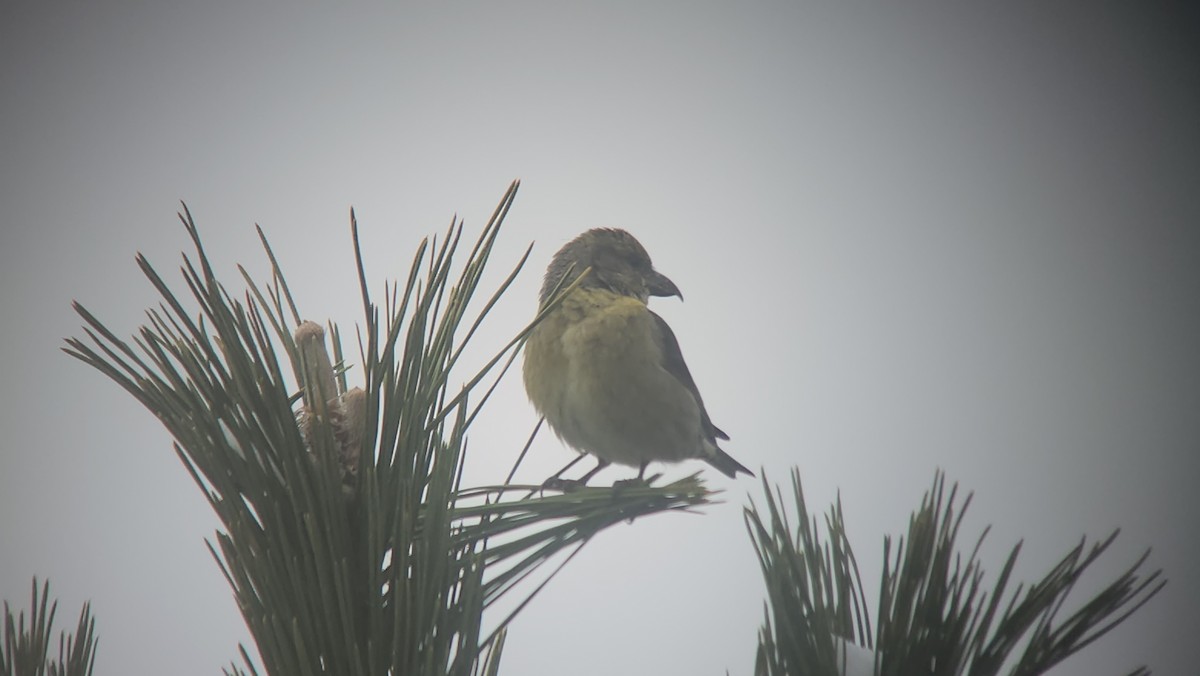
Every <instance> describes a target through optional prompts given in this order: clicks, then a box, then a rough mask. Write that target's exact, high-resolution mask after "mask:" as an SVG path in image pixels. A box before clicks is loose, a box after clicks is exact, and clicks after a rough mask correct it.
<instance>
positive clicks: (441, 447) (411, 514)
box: [66, 183, 709, 675]
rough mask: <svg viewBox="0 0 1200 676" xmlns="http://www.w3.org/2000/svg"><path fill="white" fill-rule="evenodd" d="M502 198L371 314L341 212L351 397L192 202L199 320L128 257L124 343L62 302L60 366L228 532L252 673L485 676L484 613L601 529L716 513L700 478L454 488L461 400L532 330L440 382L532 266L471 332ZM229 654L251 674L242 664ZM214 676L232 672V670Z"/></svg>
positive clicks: (279, 294)
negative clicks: (131, 400)
mask: <svg viewBox="0 0 1200 676" xmlns="http://www.w3.org/2000/svg"><path fill="white" fill-rule="evenodd" d="M516 190H517V184H516V183H514V184H513V185H512V186H511V187H510V188H509V190H508V192H507V193H506V194H505V196H504V198H503V199H502V200H501V202H500V205H499V206H498V207H497V209H496V211H495V213H494V214H493V215H492V218H491V220H490V221H489V222H488V224H487V225H486V226H485V227H484V229H483V231H482V233H481V234H480V236H479V238H478V239H477V240H476V241H475V243H474V244H473V246H472V247H471V249H470V252H469V253H468V255H467V256H466V258H465V260H464V263H463V264H462V266H461V267H456V266H455V264H454V260H455V257H456V254H457V252H458V247H459V244H460V241H461V238H462V232H463V225H462V223H461V221H457V220H456V221H454V222H453V223H451V225H450V228H449V229H448V230H447V232H446V234H445V236H444V237H443V238H442V239H441V241H440V243H439V240H438V239H437V238H434V239H433V241H432V242H429V241H425V242H422V243H421V244H420V246H419V247H418V249H417V253H416V255H415V257H414V259H413V262H412V265H411V268H410V271H409V274H408V275H407V278H406V280H405V282H404V284H403V285H399V284H396V285H393V286H391V287H390V288H389V289H388V290H387V291H386V292H385V296H384V303H383V307H382V308H381V307H380V306H379V305H378V304H377V303H376V302H375V300H374V299H372V297H371V295H370V293H369V290H368V285H367V283H366V279H367V276H366V271H365V269H364V266H363V262H362V255H361V245H360V243H359V239H358V224H357V221H356V220H355V219H354V215H353V212H352V213H351V235H352V240H353V245H354V251H355V257H356V262H357V273H358V278H359V282H360V290H361V295H362V305H363V309H364V323H363V325H362V326H361V327H360V329H359V352H360V359H361V368H362V374H363V375H362V378H363V382H362V385H361V388H349V389H347V379H346V377H345V376H346V367H345V365H344V364H341V362H342V359H341V356H340V355H341V346H340V344H339V343H338V342H337V338H338V336H339V332H338V331H337V327H336V326H331V330H330V332H329V334H330V336H332V337H333V339H334V344H333V348H334V354H335V356H336V359H330V358H329V356H328V352H327V351H326V349H327V348H326V345H325V341H324V339H325V332H324V330H323V329H321V328H320V326H319V325H317V324H316V323H313V322H303V321H301V317H302V315H301V313H300V311H299V309H298V305H297V303H296V302H295V299H294V298H293V296H292V294H291V292H290V290H289V289H288V286H287V283H286V281H285V278H284V275H283V272H282V270H281V269H280V267H279V262H278V260H277V259H276V257H275V255H274V253H273V252H272V250H271V248H270V245H269V244H268V243H267V240H266V237H265V236H262V235H261V231H260V236H261V239H262V242H263V246H264V249H265V250H266V253H267V256H268V258H269V260H270V261H271V264H272V268H273V273H272V279H271V284H270V285H268V286H267V287H266V289H265V290H264V289H262V288H260V287H259V286H258V285H256V284H255V283H254V281H253V280H252V279H250V278H249V276H248V275H246V273H245V271H244V270H243V271H242V276H243V279H244V281H245V283H246V285H247V290H246V292H245V293H244V294H243V295H242V297H241V298H237V297H235V296H233V295H231V294H229V293H228V292H227V291H226V289H225V287H224V286H223V285H222V284H221V283H220V282H219V281H218V280H217V279H216V276H215V275H214V273H213V269H212V266H211V265H210V263H209V260H208V258H207V256H206V255H205V252H204V249H203V246H202V244H201V239H200V235H199V232H198V230H197V228H196V225H195V222H194V221H193V219H192V217H191V214H190V213H188V211H187V209H186V207H185V208H184V213H183V214H181V215H180V219H181V221H182V222H183V224H184V227H185V229H186V231H187V233H188V234H189V236H190V237H191V239H192V241H193V244H194V246H195V260H194V261H193V259H192V258H191V257H188V256H185V258H184V266H183V268H182V273H183V277H184V280H185V282H186V284H187V287H188V290H189V292H190V300H189V303H191V304H194V305H195V307H196V309H195V310H191V309H188V308H187V307H186V306H185V302H184V301H183V300H181V299H180V298H179V297H177V296H176V295H175V294H174V293H173V292H172V291H171V290H170V289H169V288H168V286H167V284H166V283H165V282H164V281H163V279H162V277H161V276H160V275H158V273H157V272H156V271H155V269H154V268H153V267H152V266H151V265H150V263H149V262H148V261H146V260H145V259H144V258H141V257H139V259H138V264H139V266H141V268H142V270H143V272H144V273H145V274H146V276H147V278H148V279H149V280H150V282H151V284H153V285H154V286H155V287H156V288H157V289H158V291H159V293H160V294H161V295H162V297H163V303H162V305H161V306H160V307H159V308H158V309H157V310H152V311H150V312H149V318H150V321H149V324H148V325H146V326H143V327H142V328H141V330H140V331H139V332H138V335H137V337H136V338H135V339H134V342H133V344H132V345H130V344H128V343H126V342H124V341H122V340H120V339H118V338H117V337H116V336H115V335H114V334H113V333H112V332H111V331H109V330H108V329H107V328H106V327H105V326H104V325H103V324H102V323H101V322H100V321H99V320H98V319H96V318H95V317H94V316H93V315H91V314H90V313H89V312H88V311H87V310H86V309H85V308H83V306H81V305H78V304H77V305H76V309H77V310H78V312H79V314H80V316H81V317H83V319H84V322H85V324H86V328H85V333H86V335H87V336H88V339H89V340H87V341H84V340H80V339H70V340H68V341H67V343H68V347H67V348H66V351H67V353H68V354H70V355H72V356H74V357H76V358H78V359H80V360H82V361H83V362H85V363H87V364H89V365H90V366H92V367H94V368H96V369H97V370H99V371H101V372H102V373H104V374H105V375H107V376H108V377H109V378H111V379H112V380H114V381H115V382H117V383H118V384H119V385H121V386H122V387H123V388H124V389H125V390H126V391H128V392H130V393H131V394H132V395H133V396H134V397H136V398H137V399H138V400H139V401H141V402H142V403H143V405H145V406H146V407H147V408H149V409H150V410H151V411H152V412H153V413H154V414H155V415H156V416H157V417H158V418H159V420H160V421H162V422H163V424H164V425H165V426H166V427H167V429H168V430H169V431H170V432H171V434H172V435H173V436H174V438H175V440H176V444H175V450H176V453H177V455H178V456H179V458H180V460H181V461H182V462H183V464H184V466H185V468H186V469H187V471H188V472H189V473H190V474H191V476H192V477H193V479H194V480H195V481H196V484H197V485H198V486H199V487H200V489H201V490H202V491H203V492H204V494H205V495H206V497H207V498H208V500H209V504H210V505H211V506H212V508H213V510H214V511H215V512H216V513H217V515H218V517H219V518H220V519H221V522H222V525H223V530H222V531H220V532H218V533H217V534H216V536H215V538H214V542H211V543H209V549H210V551H211V553H212V555H213V557H214V559H215V560H216V562H217V565H218V566H219V567H220V569H221V571H222V573H223V574H224V575H225V577H226V579H227V580H228V582H229V584H230V586H231V587H232V588H233V590H234V596H235V598H236V599H237V602H238V605H239V608H240V610H241V612H242V614H243V616H244V617H245V620H246V624H247V626H248V627H249V629H250V633H251V635H252V636H253V638H254V641H255V644H256V646H257V648H258V652H259V655H260V656H261V659H262V664H263V670H264V671H265V673H268V674H289V675H291V674H325V673H329V674H339V675H340V674H346V675H353V674H381V673H397V674H401V673H402V674H484V673H492V674H494V673H495V671H496V669H497V668H498V661H499V656H500V654H501V650H502V646H503V636H504V628H505V627H506V626H507V623H508V620H510V619H511V616H510V617H509V618H506V619H505V620H503V621H501V622H499V623H498V628H497V630H496V631H495V632H493V633H492V634H491V635H490V636H487V637H485V636H482V635H481V627H482V619H481V618H482V613H483V612H484V610H485V609H487V608H488V607H490V606H491V605H492V604H493V603H494V602H495V601H496V600H497V599H499V598H501V597H502V596H504V595H505V594H508V593H511V592H512V590H514V589H518V588H520V589H524V588H526V587H527V585H525V586H523V585H521V581H522V580H525V579H527V578H528V577H529V575H530V574H531V573H532V572H533V571H534V570H536V569H538V568H539V567H540V566H542V565H543V564H545V563H546V562H547V561H548V560H550V559H551V558H553V557H554V555H555V554H556V553H558V552H563V551H568V550H576V551H577V548H578V547H580V546H582V545H583V544H584V543H586V542H587V541H588V539H589V538H591V537H592V536H594V535H595V534H596V533H598V532H599V531H601V530H603V529H604V528H607V527H609V526H610V525H613V524H615V523H618V522H620V521H623V520H627V519H630V518H634V517H636V516H643V515H649V514H653V513H659V512H663V511H670V510H681V509H689V508H694V507H695V506H697V505H701V504H705V503H706V502H707V501H708V500H709V493H708V492H707V491H706V489H705V488H704V487H703V485H702V484H701V483H700V482H699V481H697V480H695V479H694V478H692V479H689V480H684V481H682V482H676V483H674V484H670V485H667V486H662V487H646V488H638V489H636V490H635V489H629V490H622V491H618V492H616V493H614V491H612V490H603V489H594V491H580V492H578V493H574V494H571V495H569V496H566V495H545V496H543V495H539V496H529V497H524V498H520V499H517V498H514V497H513V496H514V495H515V494H514V493H513V487H511V486H499V487H490V488H465V489H464V488H463V487H462V486H461V479H462V467H463V463H464V460H465V456H466V444H465V435H466V433H467V431H468V429H469V426H470V422H471V421H472V420H473V419H474V414H475V413H476V412H477V410H478V405H479V404H481V403H482V400H484V399H486V396H487V393H485V394H484V395H483V396H482V397H479V399H480V401H479V402H476V403H475V406H474V407H472V399H474V398H476V397H475V388H476V387H477V386H478V385H479V384H480V383H481V382H482V381H483V380H484V379H485V378H488V377H489V376H490V375H493V369H494V368H495V367H496V366H497V365H498V364H500V363H501V362H503V361H504V360H505V357H508V356H510V355H511V354H512V353H513V352H514V351H515V350H516V349H519V347H520V345H521V342H522V340H523V339H524V336H525V335H527V333H528V331H529V330H530V328H532V324H531V325H530V327H527V328H526V329H525V330H524V331H522V332H521V334H519V335H518V336H516V337H514V339H513V340H512V341H511V342H510V343H509V344H508V345H506V346H505V347H504V348H503V349H502V350H500V352H499V353H497V354H496V355H495V357H494V358H493V359H491V360H490V361H489V362H488V363H486V364H485V365H484V366H483V367H482V368H481V369H480V370H479V371H478V372H476V373H475V374H474V375H472V376H471V377H470V378H468V379H467V382H466V384H465V385H463V386H461V387H457V388H451V386H450V384H449V383H450V382H451V378H452V375H451V371H452V370H453V369H455V368H456V367H458V366H459V365H460V361H461V357H462V355H463V354H464V348H465V345H466V343H467V341H469V340H471V339H472V338H473V337H474V336H475V332H476V330H477V328H478V327H479V326H480V325H481V322H482V321H483V320H484V318H485V317H486V315H487V313H488V312H489V311H490V310H491V309H492V308H493V307H494V306H495V304H496V301H497V299H498V298H499V295H500V294H501V293H503V291H504V290H505V289H506V288H507V287H508V285H509V284H510V283H511V282H512V280H513V279H514V278H515V275H516V274H517V273H518V271H519V270H520V268H521V265H522V264H523V263H524V261H525V258H524V257H522V258H521V260H520V262H519V263H518V264H517V265H516V267H515V268H514V269H513V270H512V272H511V273H510V274H509V275H508V276H507V278H506V279H505V280H504V281H503V282H502V283H501V285H500V287H499V288H498V289H497V290H496V291H495V292H494V293H492V294H491V295H490V296H489V297H488V299H487V300H486V301H485V302H484V304H483V307H482V310H480V311H479V312H477V313H476V314H475V315H474V316H473V317H472V316H471V315H470V314H469V312H468V310H469V308H470V307H472V299H473V298H474V296H475V293H476V291H477V289H478V286H479V283H480V280H481V279H482V275H483V271H484V267H485V265H486V263H487V262H488V259H489V257H490V255H491V251H492V246H493V244H494V242H495V239H496V236H497V235H498V233H499V229H500V225H501V223H502V221H503V219H504V216H505V214H506V213H507V211H508V208H509V206H510V205H511V203H512V200H513V198H514V197H515V194H516ZM527 255H528V251H527V252H526V256H527ZM464 330H465V333H464ZM460 334H464V335H461V336H460ZM335 365H336V366H335ZM493 387H494V386H493ZM488 392H490V390H489V391H488ZM543 584H544V583H543ZM538 589H540V587H536V588H534V589H532V590H529V591H528V592H527V593H526V597H525V599H524V601H522V602H521V603H519V604H518V609H519V608H521V607H524V604H525V603H527V602H528V599H529V598H531V597H532V595H533V594H536V592H537V590H538ZM241 656H242V661H243V662H244V663H245V666H246V668H247V669H249V673H257V671H256V670H255V667H254V665H253V664H252V663H251V660H250V658H249V655H248V653H247V651H246V650H245V649H244V648H242V649H241ZM226 673H230V674H233V673H239V674H240V673H246V672H243V671H242V669H241V667H239V666H237V665H236V664H232V665H231V666H230V667H228V668H226Z"/></svg>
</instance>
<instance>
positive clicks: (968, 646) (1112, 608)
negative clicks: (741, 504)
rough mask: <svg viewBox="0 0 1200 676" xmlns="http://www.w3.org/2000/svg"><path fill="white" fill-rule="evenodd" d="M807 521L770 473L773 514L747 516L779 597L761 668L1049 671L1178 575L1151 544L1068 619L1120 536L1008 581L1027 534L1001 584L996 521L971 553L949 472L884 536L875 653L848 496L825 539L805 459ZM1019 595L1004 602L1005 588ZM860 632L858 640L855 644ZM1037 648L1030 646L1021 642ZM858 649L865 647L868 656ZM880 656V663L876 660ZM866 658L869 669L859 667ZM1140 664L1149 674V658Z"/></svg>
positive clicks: (981, 673) (976, 674) (800, 504)
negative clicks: (810, 497)
mask: <svg viewBox="0 0 1200 676" xmlns="http://www.w3.org/2000/svg"><path fill="white" fill-rule="evenodd" d="M792 482H793V486H794V493H795V503H796V511H797V513H798V514H799V517H800V518H799V526H798V528H797V530H795V531H793V530H792V528H791V526H790V525H789V523H788V520H787V517H786V514H785V513H784V511H783V508H782V506H781V505H782V502H783V499H782V495H780V494H779V491H778V488H777V489H776V490H775V494H774V495H772V493H771V491H770V488H769V485H768V484H767V482H766V479H765V477H764V483H763V485H764V488H765V489H766V496H767V508H768V518H767V519H764V518H763V517H761V516H760V514H759V512H758V510H757V508H756V507H755V506H754V505H753V504H751V506H750V507H749V508H748V509H747V511H746V515H747V526H748V528H749V529H750V535H751V539H752V540H753V542H754V545H755V549H756V550H757V552H758V555H759V562H760V564H761V566H762V571H763V578H764V580H765V581H766V585H767V595H768V599H769V607H768V612H767V616H766V619H765V621H764V624H763V628H762V629H761V630H760V633H759V649H758V658H757V661H756V664H755V673H756V674H760V675H761V674H772V675H773V674H842V673H875V674H896V675H898V676H902V675H907V674H918V673H919V674H933V675H940V674H946V675H951V674H953V675H959V674H971V675H972V676H989V675H994V674H999V673H1001V669H1002V668H1004V666H1005V665H1012V666H1011V672H1009V673H1012V674H1020V675H1025V674H1040V673H1044V672H1045V671H1047V670H1049V669H1050V668H1051V667H1053V666H1055V665H1056V664H1058V663H1060V662H1062V661H1063V660H1064V659H1066V658H1067V657H1069V656H1070V655H1072V654H1074V653H1076V652H1078V651H1079V650H1082V649H1083V648H1085V647H1086V646H1088V645H1090V644H1091V643H1092V642H1094V641H1096V640H1098V639H1099V638H1100V637H1102V636H1104V635H1105V634H1106V633H1107V632H1109V631H1110V630H1112V629H1113V628H1114V627H1115V626H1117V625H1118V624H1120V623H1121V622H1122V621H1124V620H1125V619H1127V618H1128V617H1129V616H1130V615H1131V614H1132V613H1134V612H1136V611H1137V610H1138V609H1139V608H1141V607H1142V605H1144V604H1145V603H1146V602H1148V601H1149V600H1150V599H1151V598H1153V597H1154V595H1155V594H1157V593H1158V592H1159V591H1160V590H1161V589H1162V587H1163V585H1164V584H1166V581H1165V580H1164V579H1163V578H1162V571H1161V570H1155V571H1153V572H1151V573H1150V574H1148V575H1142V574H1140V573H1139V570H1140V569H1141V567H1142V565H1143V564H1144V563H1145V562H1146V560H1147V558H1148V556H1149V552H1148V551H1147V552H1146V553H1145V554H1144V555H1143V556H1142V557H1141V558H1139V559H1138V561H1137V562H1136V563H1134V564H1133V566H1131V567H1130V568H1129V569H1128V570H1127V571H1126V572H1125V573H1124V574H1123V575H1121V576H1120V577H1119V578H1118V579H1117V580H1115V581H1113V582H1112V583H1110V584H1109V585H1108V586H1107V587H1105V588H1103V589H1102V590H1101V591H1100V592H1099V593H1097V594H1096V595H1095V596H1094V597H1092V598H1091V599H1090V600H1089V601H1087V602H1086V603H1084V604H1082V605H1081V606H1080V608H1079V610H1077V611H1076V612H1075V613H1073V614H1071V615H1070V616H1069V617H1068V618H1066V619H1065V620H1062V621H1058V619H1057V618H1058V614H1059V612H1060V611H1061V609H1062V607H1063V606H1064V605H1065V603H1066V601H1067V599H1068V597H1069V595H1070V593H1071V592H1072V591H1073V590H1074V587H1075V584H1076V583H1077V582H1078V580H1079V579H1080V577H1081V576H1082V575H1083V573H1084V571H1085V570H1087V568H1088V567H1089V566H1090V565H1091V564H1092V563H1094V562H1095V561H1096V560H1097V559H1098V558H1099V557H1100V555H1101V554H1102V553H1103V552H1104V551H1105V550H1106V549H1108V547H1109V546H1110V545H1111V544H1112V543H1113V541H1114V540H1115V539H1116V535H1117V533H1115V532H1114V533H1113V534H1112V535H1110V536H1109V537H1108V538H1107V539H1105V540H1104V541H1103V542H1101V543H1099V544H1095V545H1092V547H1091V548H1090V549H1088V548H1087V543H1086V541H1083V542H1080V543H1079V544H1078V545H1077V546H1076V547H1074V548H1073V549H1071V550H1070V551H1069V552H1068V553H1067V555H1066V556H1065V557H1063V559H1062V560H1061V561H1060V562H1059V563H1058V564H1057V565H1056V566H1055V567H1054V568H1053V569H1051V571H1050V572H1049V573H1048V574H1047V575H1046V576H1045V577H1044V578H1043V579H1042V580H1040V581H1039V582H1037V583H1035V584H1033V585H1030V586H1029V587H1028V588H1027V589H1026V588H1025V587H1024V585H1018V587H1017V588H1016V590H1015V591H1013V592H1012V593H1011V594H1009V593H1007V590H1008V585H1009V581H1010V578H1011V575H1012V570H1013V567H1014V566H1015V564H1016V560H1017V556H1018V554H1019V553H1020V549H1021V547H1020V544H1018V545H1017V546H1016V547H1014V548H1013V550H1012V552H1011V554H1010V555H1009V556H1008V558H1007V559H1006V561H1005V563H1004V566H1003V568H1002V569H1001V572H1000V575H999V576H998V577H997V580H996V582H995V584H994V585H993V586H992V588H991V589H990V591H985V588H984V586H983V579H984V571H983V568H982V565H981V563H980V561H979V559H978V553H979V549H980V545H981V544H982V542H983V537H984V536H986V534H987V530H986V529H985V530H984V533H983V534H982V535H981V536H980V537H979V539H978V540H977V542H976V544H975V547H974V549H973V550H972V552H971V554H970V555H969V556H968V557H966V559H965V560H964V559H963V558H962V555H961V554H960V553H959V552H958V550H957V546H956V542H957V538H958V533H959V529H960V527H961V525H962V519H963V515H964V514H965V512H966V509H967V507H968V505H969V504H970V496H968V497H967V498H966V499H964V500H963V501H962V503H961V506H960V505H959V504H958V503H957V501H956V498H957V493H958V487H957V485H955V486H953V487H951V489H950V492H949V495H947V494H946V491H945V477H944V476H943V475H942V473H941V472H938V473H937V474H936V475H935V477H934V482H933V487H932V489H931V490H930V491H929V492H928V493H926V494H925V497H924V499H923V500H922V503H921V506H920V507H919V508H918V509H917V511H916V512H914V513H913V516H912V518H911V519H910V521H909V528H908V533H907V539H905V538H901V539H900V540H899V542H898V544H897V545H896V546H895V551H894V553H893V545H892V539H891V538H885V539H884V569H883V580H882V585H881V591H880V602H879V611H878V620H877V623H878V628H877V631H876V635H875V645H874V653H873V654H872V655H871V657H870V658H869V659H864V658H863V654H864V653H865V652H866V650H867V649H870V648H871V647H872V646H871V640H870V634H871V630H870V621H869V619H868V618H867V616H866V613H865V612H864V611H863V610H862V603H861V602H862V583H861V580H859V578H858V570H857V565H856V564H855V560H854V555H853V553H852V552H851V551H850V543H849V541H848V539H847V538H846V534H845V527H844V522H843V520H842V512H841V504H840V500H839V502H838V503H837V504H836V505H834V507H833V508H832V509H831V511H830V514H829V516H827V518H826V529H827V531H828V532H829V538H830V542H829V543H826V544H822V542H821V540H820V537H819V535H818V533H817V529H816V520H815V519H813V520H812V521H811V522H810V520H809V517H808V512H807V508H806V506H805V504H804V496H803V492H802V491H801V489H800V478H799V474H798V473H797V472H795V471H793V476H792ZM1005 598H1007V599H1008V601H1007V605H1006V606H1005V609H1004V611H1003V612H998V611H999V609H1000V607H1001V605H1003V604H1004V599H1005ZM851 643H857V644H858V645H857V646H853V645H851ZM1023 643H1024V645H1025V648H1024V650H1023V652H1021V653H1020V654H1019V655H1017V654H1016V652H1015V651H1016V649H1017V647H1018V646H1020V645H1022V644H1023ZM851 657H857V658H858V659H857V664H854V663H855V660H854V659H849V658H851ZM872 663H873V664H872ZM855 669H858V671H856V670H855ZM1133 673H1134V674H1138V675H1141V674H1149V670H1147V669H1146V668H1145V667H1139V668H1138V669H1136V670H1135V671H1134V672H1133Z"/></svg>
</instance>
